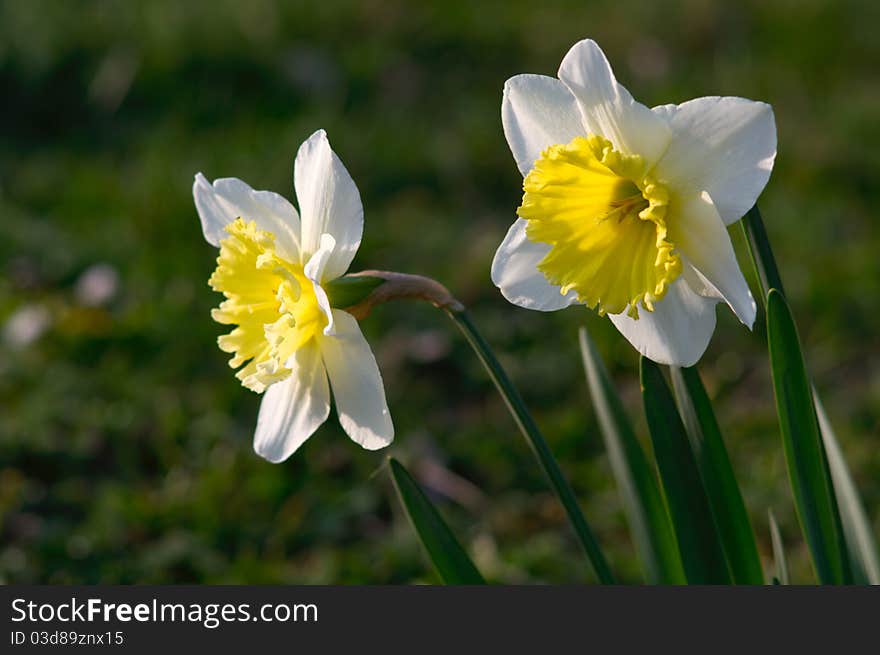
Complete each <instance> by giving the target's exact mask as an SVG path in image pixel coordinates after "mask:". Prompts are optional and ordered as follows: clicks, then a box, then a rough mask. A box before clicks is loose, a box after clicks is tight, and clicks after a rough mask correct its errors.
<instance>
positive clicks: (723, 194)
mask: <svg viewBox="0 0 880 655" xmlns="http://www.w3.org/2000/svg"><path fill="white" fill-rule="evenodd" d="M654 111H655V113H657V114H659V115H662V116H665V117H666V118H667V120H668V121H669V124H670V127H671V128H672V133H673V137H672V142H671V143H670V144H669V148H668V149H667V151H666V154H665V155H663V158H662V159H661V160H660V161H659V162H658V163H657V169H656V171H657V175H658V177H659V178H660V179H661V180H664V181H667V182H668V183H669V184H670V185H671V186H674V187H676V188H677V189H678V190H679V193H687V194H690V193H698V192H700V191H708V192H709V195H710V196H712V200H714V201H715V208H716V209H717V210H718V213H719V214H720V215H721V218H722V219H723V220H724V223H725V224H727V225H730V224H731V223H733V222H734V221H737V220H739V219H740V218H742V216H743V215H744V214H745V213H746V212H747V211H748V210H749V209H750V208H751V207H752V205H754V204H755V201H756V200H757V199H758V196H759V195H761V191H763V190H764V186H766V184H767V180H769V179H770V172H771V171H772V170H773V161H774V159H775V158H776V122H775V120H774V118H773V108H772V107H771V106H770V105H768V104H766V103H763V102H755V101H753V100H746V99H745V98H731V97H726V98H722V97H718V96H714V97H709V98H696V99H695V100H690V101H688V102H685V103H684V104H681V105H664V106H662V107H655V108H654Z"/></svg>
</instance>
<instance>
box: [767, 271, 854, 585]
mask: <svg viewBox="0 0 880 655" xmlns="http://www.w3.org/2000/svg"><path fill="white" fill-rule="evenodd" d="M767 342H768V347H769V349H770V369H771V371H772V373H773V388H774V391H775V393H776V408H777V413H778V416H779V427H780V430H781V431H782V443H783V447H784V450H785V460H786V463H787V464H788V474H789V480H790V482H791V488H792V491H793V493H794V500H795V506H796V507H797V511H798V517H799V519H800V521H801V525H802V527H803V530H804V534H805V536H806V539H807V544H808V545H809V547H810V552H811V553H812V556H813V564H814V566H815V568H816V574H817V575H818V577H819V581H820V582H822V583H824V584H845V583H848V582H850V580H851V577H850V575H851V574H850V568H849V562H848V558H847V555H846V551H845V543H844V539H843V532H842V527H841V523H840V516H839V514H838V510H837V501H836V499H835V495H834V487H833V485H832V482H831V475H830V473H829V470H828V462H827V460H826V458H825V451H824V449H823V447H822V440H821V436H820V434H819V425H818V422H817V420H816V410H815V408H814V407H813V395H812V390H811V388H810V383H809V380H808V379H807V373H806V370H805V368H804V360H803V356H802V355H801V349H800V341H799V339H798V335H797V329H796V328H795V325H794V321H793V320H792V318H791V313H790V311H789V309H788V304H787V303H786V302H785V298H784V297H783V296H782V294H781V293H780V292H779V291H777V290H776V289H771V290H770V293H769V294H768V295H767Z"/></svg>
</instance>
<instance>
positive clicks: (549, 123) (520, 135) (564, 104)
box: [501, 75, 586, 175]
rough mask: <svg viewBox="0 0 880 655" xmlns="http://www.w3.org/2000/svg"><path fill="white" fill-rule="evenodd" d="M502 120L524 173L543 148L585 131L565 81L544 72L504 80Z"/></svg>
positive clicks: (575, 103) (505, 132) (508, 140)
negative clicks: (548, 75) (542, 73)
mask: <svg viewBox="0 0 880 655" xmlns="http://www.w3.org/2000/svg"><path fill="white" fill-rule="evenodd" d="M501 122H502V124H503V125H504V136H505V137H507V143H508V145H509V146H510V151H511V152H512V153H513V158H514V159H515V160H516V165H517V166H518V167H519V171H520V173H522V174H523V175H527V174H528V172H529V171H530V170H531V169H532V166H533V165H534V163H535V160H536V159H538V157H540V156H541V152H542V151H543V150H544V149H545V148H547V147H548V146H552V145H555V144H557V143H568V142H570V141H571V140H572V139H574V138H575V137H576V136H584V135H585V133H586V129H585V128H584V124H583V121H582V120H581V114H580V110H579V109H578V104H577V100H576V99H575V97H574V95H572V93H571V91H569V90H568V87H567V86H565V84H563V83H562V82H560V81H559V80H557V79H556V78H554V77H547V76H545V75H517V76H516V77H511V78H510V79H509V80H507V82H505V83H504V99H503V100H502V101H501Z"/></svg>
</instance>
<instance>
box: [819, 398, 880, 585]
mask: <svg viewBox="0 0 880 655" xmlns="http://www.w3.org/2000/svg"><path fill="white" fill-rule="evenodd" d="M813 400H814V401H815V405H816V417H817V418H818V420H819V432H820V433H821V435H822V445H823V446H824V447H825V454H826V456H827V457H828V468H829V470H830V471H831V481H832V483H833V485H834V494H835V497H836V499H837V505H838V509H839V510H840V520H841V523H842V524H843V536H844V538H845V540H846V548H847V552H848V554H849V563H850V566H851V567H852V572H853V581H854V582H856V583H857V584H874V585H880V554H878V550H877V542H876V540H875V538H874V534H873V531H872V528H871V522H870V521H869V520H868V515H867V513H866V512H865V508H864V506H863V505H862V500H861V498H860V497H859V491H858V489H857V488H856V485H855V482H854V481H853V479H852V474H850V472H849V466H847V463H846V459H844V457H843V451H842V450H841V448H840V444H839V443H838V442H837V437H836V436H835V434H834V430H833V429H832V427H831V422H830V421H829V420H828V416H827V415H826V414H825V408H824V407H822V403H821V402H820V401H819V396H818V395H816V390H815V389H813Z"/></svg>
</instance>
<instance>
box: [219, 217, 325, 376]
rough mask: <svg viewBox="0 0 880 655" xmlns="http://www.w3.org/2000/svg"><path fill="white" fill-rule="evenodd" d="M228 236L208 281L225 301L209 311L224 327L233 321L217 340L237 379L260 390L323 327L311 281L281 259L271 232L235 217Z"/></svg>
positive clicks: (299, 268) (298, 267) (286, 371)
mask: <svg viewBox="0 0 880 655" xmlns="http://www.w3.org/2000/svg"><path fill="white" fill-rule="evenodd" d="M226 232H228V233H229V236H228V237H226V238H225V239H223V240H222V241H221V242H220V255H219V256H218V257H217V268H216V269H215V270H214V273H213V274H212V275H211V279H210V280H208V284H210V285H211V288H212V289H214V291H220V292H222V293H223V295H224V296H226V300H224V301H223V302H222V303H220V306H219V307H218V308H217V309H214V310H212V311H211V317H212V318H213V319H214V320H215V321H217V322H218V323H223V324H224V325H235V326H236V327H235V328H234V329H233V330H232V332H230V333H229V334H224V335H223V336H221V337H220V338H219V339H218V340H217V343H218V344H219V346H220V349H221V350H223V351H224V352H228V353H233V357H232V359H230V360H229V365H230V366H231V367H232V368H238V367H239V366H241V365H242V364H245V362H247V364H246V365H245V366H244V367H243V368H242V369H241V370H239V371H238V373H236V374H235V376H236V377H237V378H238V379H239V380H241V383H242V384H243V385H244V386H245V387H247V388H248V389H251V390H253V391H256V392H257V393H262V392H263V391H265V390H266V387H268V386H269V385H270V384H272V383H273V382H278V381H279V380H283V379H284V378H286V377H287V376H288V375H290V369H289V368H287V366H286V364H287V361H288V359H289V357H290V356H291V355H293V353H294V352H296V350H297V349H299V348H301V347H302V346H304V345H306V344H307V343H308V342H309V341H310V340H311V339H313V338H314V337H315V336H316V335H317V334H318V333H319V332H320V331H321V330H323V329H324V327H326V325H327V317H326V316H325V315H324V312H323V311H321V307H320V306H319V305H318V299H317V297H316V296H315V290H314V287H313V286H312V282H311V280H309V279H308V278H306V276H305V274H304V273H303V267H302V265H300V264H298V263H296V264H295V263H293V262H290V261H287V260H285V259H282V258H281V257H280V256H279V255H278V253H277V252H276V251H275V236H274V235H273V234H272V233H270V232H266V231H265V230H260V229H258V228H257V225H256V223H255V222H254V221H251V222H250V223H246V222H245V221H244V220H243V219H241V218H237V219H235V220H234V221H233V222H232V223H230V224H229V225H227V226H226Z"/></svg>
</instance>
